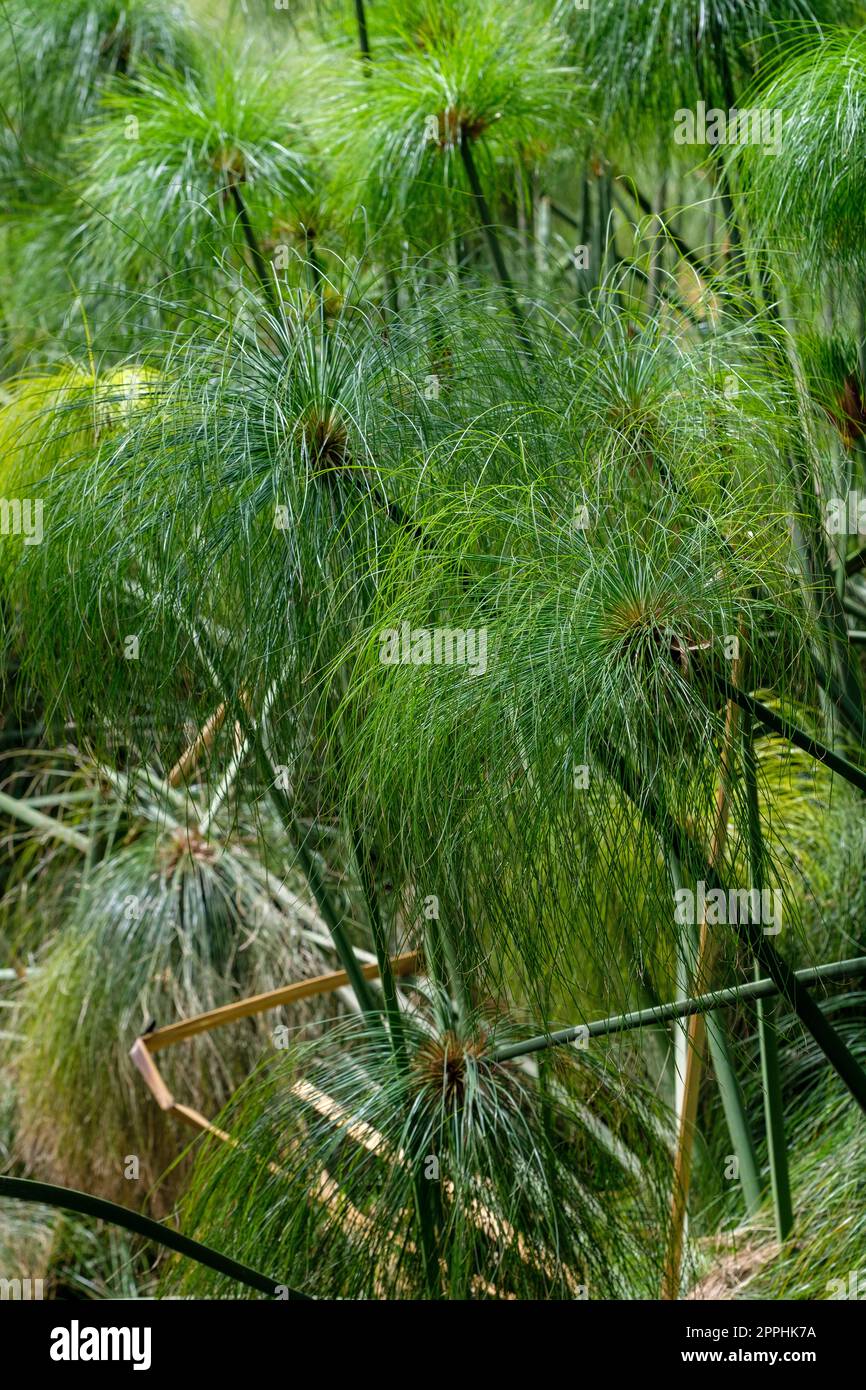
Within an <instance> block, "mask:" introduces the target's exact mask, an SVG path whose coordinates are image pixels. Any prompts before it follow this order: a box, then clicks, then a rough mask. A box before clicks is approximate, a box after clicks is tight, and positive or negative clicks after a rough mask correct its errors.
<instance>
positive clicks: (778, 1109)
mask: <svg viewBox="0 0 866 1390" xmlns="http://www.w3.org/2000/svg"><path fill="white" fill-rule="evenodd" d="M743 765H744V768H743V775H744V781H745V787H746V799H747V810H748V822H749V865H750V877H751V881H752V887H753V888H755V889H757V890H759V891H760V890H761V889H762V888H763V886H764V879H765V860H766V855H765V850H764V836H763V833H762V831H761V816H760V807H759V805H758V773H757V765H756V760H755V748H754V740H753V737H752V719H751V716H750V715H748V714H747V715H745V717H744V719H743ZM759 975H760V966H759V965H758V964H757V962H756V964H755V978H756V979H757V978H758V977H759ZM777 1014H778V1009H777V1005H776V1004H775V1003H774V1002H767V1003H765V1002H764V1001H763V1000H761V999H759V1000H758V1038H759V1042H760V1048H761V1079H762V1082H763V1090H764V1117H765V1120H766V1125H767V1151H768V1156H769V1160H770V1183H771V1186H772V1191H773V1210H774V1213H775V1217H776V1234H777V1236H778V1238H779V1241H780V1242H781V1241H783V1240H784V1239H785V1237H786V1236H787V1235H788V1233H789V1232H790V1230H791V1227H792V1226H793V1224H794V1213H793V1209H792V1206H791V1183H790V1179H789V1176H788V1151H787V1146H786V1144H785V1118H784V1109H783V1105H782V1079H781V1072H780V1069H779V1041H778V1034H777V1031H776V1025H777Z"/></svg>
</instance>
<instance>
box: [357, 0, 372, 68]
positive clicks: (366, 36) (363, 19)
mask: <svg viewBox="0 0 866 1390" xmlns="http://www.w3.org/2000/svg"><path fill="white" fill-rule="evenodd" d="M355 18H356V20H357V21H358V47H359V48H360V50H361V57H362V58H363V59H364V62H365V63H369V62H370V60H371V58H372V56H373V55H372V53H371V52H370V32H369V30H368V28H367V11H366V9H365V7H364V0H355Z"/></svg>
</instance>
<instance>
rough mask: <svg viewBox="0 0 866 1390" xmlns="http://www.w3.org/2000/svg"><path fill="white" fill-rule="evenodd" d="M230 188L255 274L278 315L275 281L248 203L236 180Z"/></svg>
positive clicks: (233, 180)
mask: <svg viewBox="0 0 866 1390" xmlns="http://www.w3.org/2000/svg"><path fill="white" fill-rule="evenodd" d="M229 188H230V189H231V195H232V201H233V202H234V205H235V210H236V212H237V215H238V222H239V223H240V226H241V231H242V232H243V234H244V241H245V242H246V244H247V246H248V248H249V252H250V258H251V260H252V263H253V270H254V272H255V276H256V279H257V280H258V282H259V285H260V287H261V290H262V293H263V294H264V295H265V298H266V299H267V301H268V303H269V304H270V306H271V308H272V309H273V310H274V313H276V312H277V310H278V309H279V303H278V301H277V294H276V290H275V288H274V284H273V281H272V280H271V275H270V268H269V266H268V261H267V259H266V257H265V255H264V253H263V251H262V248H261V247H260V246H259V243H258V238H257V237H256V234H255V231H254V229H253V224H252V222H251V220H250V214H249V209H248V208H247V205H246V202H245V201H244V196H243V194H242V193H241V190H240V187H239V185H238V182H237V180H236V179H232V181H231V183H230V184H229Z"/></svg>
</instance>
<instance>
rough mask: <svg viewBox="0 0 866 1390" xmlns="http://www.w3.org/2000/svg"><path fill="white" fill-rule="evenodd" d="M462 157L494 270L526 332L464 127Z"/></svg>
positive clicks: (520, 326)
mask: <svg viewBox="0 0 866 1390" xmlns="http://www.w3.org/2000/svg"><path fill="white" fill-rule="evenodd" d="M460 157H461V159H462V160H463V167H464V169H465V170H466V178H467V179H468V181H469V187H470V189H471V191H472V196H473V198H474V199H475V205H476V207H477V209H478V220H479V222H480V223H481V230H482V231H483V233H484V237H485V239H486V241H487V248H488V250H489V252H490V259H491V261H492V262H493V269H494V270H495V271H496V276H497V279H498V280H499V283H500V284H501V286H502V288H503V289H504V290H505V293H506V296H507V298H508V307H509V308H510V310H511V313H512V315H513V317H514V319H515V322H516V323H517V325H518V327H519V328H520V329H521V331H524V330H525V328H526V320H525V318H524V317H523V312H522V310H521V308H520V305H519V304H518V302H517V291H516V290H515V288H514V281H513V280H512V278H511V276H510V275H509V273H508V267H507V265H506V264H505V256H504V255H503V252H502V247H501V245H500V244H499V237H498V236H497V235H496V228H495V227H494V225H493V218H492V217H491V215H490V208H489V206H488V203H487V198H486V197H485V195H484V189H483V188H482V187H481V180H480V179H479V177H478V170H477V168H476V167H475V157H474V155H473V153H472V141H471V139H470V136H469V134H468V132H467V131H466V130H465V128H463V127H461V130H460Z"/></svg>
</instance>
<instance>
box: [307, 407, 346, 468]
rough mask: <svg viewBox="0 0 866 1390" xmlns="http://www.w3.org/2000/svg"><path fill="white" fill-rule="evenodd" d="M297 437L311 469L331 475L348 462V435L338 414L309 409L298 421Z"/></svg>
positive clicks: (344, 466)
mask: <svg viewBox="0 0 866 1390" xmlns="http://www.w3.org/2000/svg"><path fill="white" fill-rule="evenodd" d="M298 439H299V443H300V445H301V448H302V451H303V453H304V454H305V456H306V458H307V460H308V461H309V465H310V467H311V469H312V471H313V472H314V473H322V474H324V475H326V476H331V477H333V476H334V475H335V474H337V473H343V472H345V471H346V469H347V468H348V466H349V462H350V456H349V436H348V432H347V430H346V427H345V425H344V424H343V422H342V420H340V419H339V417H338V416H337V415H334V414H328V413H325V412H319V411H310V412H308V414H307V415H305V416H304V418H303V419H302V420H301V421H300V422H299V424H298Z"/></svg>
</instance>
